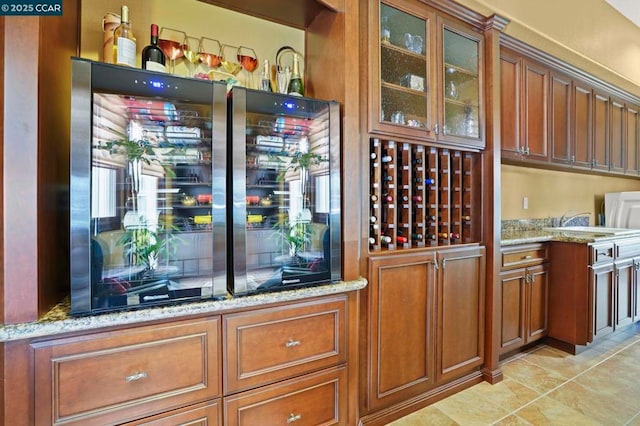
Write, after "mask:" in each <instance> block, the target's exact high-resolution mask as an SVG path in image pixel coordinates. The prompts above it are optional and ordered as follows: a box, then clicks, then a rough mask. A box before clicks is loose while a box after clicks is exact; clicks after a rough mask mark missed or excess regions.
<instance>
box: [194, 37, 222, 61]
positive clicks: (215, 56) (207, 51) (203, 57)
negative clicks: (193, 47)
mask: <svg viewBox="0 0 640 426" xmlns="http://www.w3.org/2000/svg"><path fill="white" fill-rule="evenodd" d="M221 47H222V46H221V45H220V42H219V41H218V40H216V39H213V38H209V37H201V38H200V44H199V46H198V59H199V60H200V62H201V63H203V64H204V65H205V66H206V67H207V68H209V69H213V68H218V67H219V66H220V63H221V60H220V50H221ZM213 52H215V53H213Z"/></svg>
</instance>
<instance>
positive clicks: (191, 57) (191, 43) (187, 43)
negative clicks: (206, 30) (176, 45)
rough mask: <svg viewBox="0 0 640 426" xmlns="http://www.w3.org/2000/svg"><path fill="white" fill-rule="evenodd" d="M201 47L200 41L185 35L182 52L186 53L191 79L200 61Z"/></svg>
mask: <svg viewBox="0 0 640 426" xmlns="http://www.w3.org/2000/svg"><path fill="white" fill-rule="evenodd" d="M199 46H200V40H199V39H197V38H195V37H190V36H188V35H186V34H185V36H184V41H183V43H182V51H183V53H184V58H185V59H186V60H187V62H188V63H187V67H188V68H189V77H193V75H194V73H195V65H196V64H197V63H198V61H200V55H199V53H198V48H199Z"/></svg>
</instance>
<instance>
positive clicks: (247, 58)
mask: <svg viewBox="0 0 640 426" xmlns="http://www.w3.org/2000/svg"><path fill="white" fill-rule="evenodd" d="M249 53H251V54H252V55H249ZM236 57H237V58H238V61H239V62H240V65H241V66H242V68H243V69H244V70H245V71H247V72H248V73H249V76H248V78H247V84H246V86H247V87H250V88H255V84H254V82H253V72H254V71H255V70H256V68H258V55H256V51H255V50H253V49H252V48H250V47H245V46H240V47H238V53H237V54H236Z"/></svg>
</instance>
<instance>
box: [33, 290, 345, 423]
mask: <svg viewBox="0 0 640 426" xmlns="http://www.w3.org/2000/svg"><path fill="white" fill-rule="evenodd" d="M356 299H357V298H356V297H355V296H353V297H352V295H351V294H349V293H342V294H337V295H328V296H323V297H315V298H308V299H303V300H300V301H296V302H289V303H280V304H277V305H271V306H265V307H260V308H254V309H247V310H242V311H238V312H233V311H230V312H227V313H223V314H222V315H217V316H213V317H206V318H200V319H192V320H185V321H173V322H166V323H160V324H155V325H149V326H139V327H131V328H128V329H120V330H113V331H102V332H96V333H92V334H84V335H78V336H71V337H60V338H56V339H50V340H40V341H38V340H34V341H33V342H31V345H30V346H31V349H32V351H33V354H34V377H35V407H36V410H35V424H36V425H62V424H65V425H83V426H84V425H105V424H131V425H155V426H160V425H162V426H164V425H178V424H181V425H182V424H190V425H191V424H193V425H195V424H200V425H218V424H220V425H222V424H225V425H247V426H253V425H262V424H264V425H271V424H289V423H295V424H301V425H317V424H323V425H334V424H335V425H346V424H348V423H349V420H348V419H349V416H350V415H351V416H353V417H355V409H353V410H351V411H352V413H351V414H350V410H349V401H350V400H354V401H355V398H353V399H352V398H350V397H349V395H348V392H347V389H348V380H349V374H348V368H347V365H348V362H347V359H348V356H347V353H348V352H349V349H348V347H349V346H352V349H351V350H352V351H353V350H355V344H353V345H350V344H349V339H348V330H349V329H352V330H355V323H354V324H353V326H349V325H348V322H349V320H348V318H349V317H348V312H349V305H350V301H352V302H353V305H354V306H355V304H356ZM223 379H224V380H223Z"/></svg>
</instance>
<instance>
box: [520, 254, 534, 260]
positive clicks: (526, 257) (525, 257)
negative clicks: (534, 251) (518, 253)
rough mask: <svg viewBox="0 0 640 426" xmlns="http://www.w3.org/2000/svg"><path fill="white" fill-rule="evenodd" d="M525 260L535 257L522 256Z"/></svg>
mask: <svg viewBox="0 0 640 426" xmlns="http://www.w3.org/2000/svg"><path fill="white" fill-rule="evenodd" d="M522 259H523V260H527V259H533V256H531V255H530V254H526V255H524V256H522Z"/></svg>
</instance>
